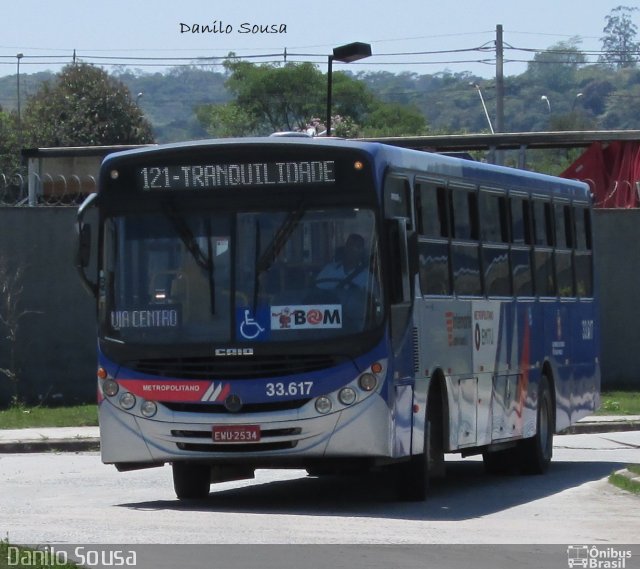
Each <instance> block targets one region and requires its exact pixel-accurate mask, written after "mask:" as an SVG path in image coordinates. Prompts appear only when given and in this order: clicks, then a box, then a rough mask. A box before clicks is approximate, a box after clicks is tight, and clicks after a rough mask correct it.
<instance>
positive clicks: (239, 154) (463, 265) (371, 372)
mask: <svg viewBox="0 0 640 569" xmlns="http://www.w3.org/2000/svg"><path fill="white" fill-rule="evenodd" d="M90 212H93V213H90ZM77 230H78V236H79V238H78V252H77V266H78V269H79V272H80V276H81V278H82V281H83V283H84V284H85V285H86V288H87V289H88V290H89V291H91V294H93V295H94V296H95V298H96V311H97V322H98V327H97V329H98V365H97V377H98V398H99V419H100V438H101V456H102V461H103V462H104V463H106V464H113V465H115V467H116V468H117V469H118V470H119V471H129V470H134V469H141V468H147V467H155V466H162V465H165V464H171V467H172V473H173V483H174V488H175V492H176V495H177V497H178V498H179V499H196V498H204V497H206V496H208V494H209V493H210V485H211V483H214V482H221V481H230V480H240V479H247V478H251V477H253V476H254V473H255V470H256V469H263V468H300V469H306V470H307V471H308V473H309V474H310V475H312V476H320V475H324V474H332V473H346V472H368V471H379V470H383V471H385V472H387V473H391V476H390V477H388V476H386V475H385V476H383V477H382V479H384V480H392V482H390V484H393V485H394V487H395V488H396V490H397V496H398V498H399V499H403V500H414V501H417V500H423V499H425V497H426V496H427V493H428V486H429V481H430V479H432V478H438V477H442V476H444V475H445V472H446V469H445V466H446V464H445V455H448V454H452V453H453V454H460V455H462V456H463V457H466V456H470V455H482V458H483V460H484V464H485V467H486V470H487V471H489V472H492V473H497V472H502V471H506V470H516V469H517V470H518V471H520V472H522V473H525V474H537V473H543V472H545V470H547V468H548V466H549V463H550V461H551V458H552V445H553V436H554V433H558V432H559V431H562V430H564V429H566V428H568V427H569V426H570V425H571V424H573V423H575V422H576V421H577V420H579V419H580V418H582V417H584V416H586V415H588V414H590V413H592V412H593V411H594V410H595V409H596V408H597V406H598V404H599V385H600V365H599V352H598V330H599V326H598V316H597V302H596V298H595V295H594V283H593V281H594V278H593V243H592V238H591V196H590V193H589V189H588V187H587V185H586V184H584V183H581V182H577V181H571V180H563V179H560V178H555V177H551V176H547V175H540V174H536V173H531V172H526V171H521V170H516V169H511V168H506V167H501V166H494V165H488V164H483V163H479V162H475V161H473V160H467V159H461V158H456V157H451V156H442V155H437V154H433V153H429V152H421V151H416V150H408V149H402V148H398V147H393V146H389V145H385V144H381V143H376V142H364V141H348V140H338V139H330V138H326V139H319V138H315V139H303V138H286V137H280V138H272V137H266V138H255V139H253V138H248V139H227V140H215V141H199V142H190V143H180V144H169V145H161V146H157V147H147V148H141V149H136V150H128V151H124V152H118V153H114V154H111V155H109V156H108V157H106V158H105V160H104V161H103V163H102V166H101V170H100V175H99V184H98V191H97V193H96V194H93V195H91V196H89V197H88V198H87V199H86V201H85V202H84V203H83V204H82V205H81V207H80V208H79V210H78V220H77ZM92 236H93V237H92Z"/></svg>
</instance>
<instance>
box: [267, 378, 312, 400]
mask: <svg viewBox="0 0 640 569" xmlns="http://www.w3.org/2000/svg"><path fill="white" fill-rule="evenodd" d="M312 387H313V381H292V382H290V383H267V397H284V396H285V395H289V396H296V395H309V394H310V393H311V388H312Z"/></svg>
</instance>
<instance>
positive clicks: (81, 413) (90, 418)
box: [0, 404, 98, 567]
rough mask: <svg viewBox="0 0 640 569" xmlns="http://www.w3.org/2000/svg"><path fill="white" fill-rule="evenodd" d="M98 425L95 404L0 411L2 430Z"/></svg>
mask: <svg viewBox="0 0 640 569" xmlns="http://www.w3.org/2000/svg"><path fill="white" fill-rule="evenodd" d="M97 424H98V408H97V406H96V405H93V404H92V405H77V406H74V407H25V406H22V405H16V406H14V407H10V408H9V409H5V410H3V411H0V429H26V428H29V427H85V426H95V425H97ZM0 567H1V566H0Z"/></svg>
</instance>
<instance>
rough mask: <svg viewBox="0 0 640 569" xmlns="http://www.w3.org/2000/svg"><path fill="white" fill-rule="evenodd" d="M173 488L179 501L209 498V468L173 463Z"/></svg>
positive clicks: (199, 465)
mask: <svg viewBox="0 0 640 569" xmlns="http://www.w3.org/2000/svg"><path fill="white" fill-rule="evenodd" d="M171 466H172V469H173V488H174V490H175V492H176V496H177V497H178V499H179V500H202V499H204V498H206V497H207V496H209V490H210V488H211V467H210V466H209V465H207V464H193V463H188V462H174V463H173V464H172V465H171Z"/></svg>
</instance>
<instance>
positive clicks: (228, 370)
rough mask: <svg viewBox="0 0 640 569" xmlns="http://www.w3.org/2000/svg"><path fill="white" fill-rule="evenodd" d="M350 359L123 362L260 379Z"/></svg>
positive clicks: (155, 371) (147, 369)
mask: <svg viewBox="0 0 640 569" xmlns="http://www.w3.org/2000/svg"><path fill="white" fill-rule="evenodd" d="M346 361H349V360H348V358H346V357H341V356H318V355H302V356H291V355H287V356H254V357H251V356H247V357H246V358H242V359H240V358H229V359H224V358H212V357H206V358H156V359H144V360H133V361H127V362H123V365H124V366H125V367H128V368H129V369H132V370H133V371H136V372H138V373H144V374H147V375H155V376H159V377H170V378H175V379H211V380H214V379H227V380H230V379H259V378H269V377H280V376H286V375H293V374H300V373H310V372H313V371H318V370H321V369H327V368H330V367H333V366H336V365H339V364H341V363H344V362H346Z"/></svg>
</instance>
